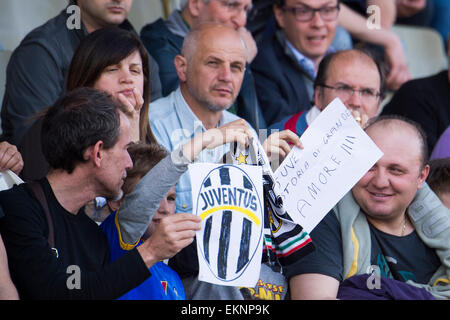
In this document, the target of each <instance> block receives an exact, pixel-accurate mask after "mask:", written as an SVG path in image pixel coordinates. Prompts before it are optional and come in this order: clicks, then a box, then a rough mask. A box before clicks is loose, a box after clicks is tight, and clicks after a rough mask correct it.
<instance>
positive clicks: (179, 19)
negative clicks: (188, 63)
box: [141, 0, 266, 130]
mask: <svg viewBox="0 0 450 320" xmlns="http://www.w3.org/2000/svg"><path fill="white" fill-rule="evenodd" d="M251 7H252V1H251V0H185V1H182V2H181V10H174V11H173V12H172V13H171V14H170V16H169V18H168V19H167V20H163V19H158V20H157V21H155V22H153V23H151V24H148V25H146V26H145V27H144V28H143V29H142V30H141V39H142V42H143V43H144V45H145V46H146V48H147V50H148V52H149V53H150V54H151V55H152V56H153V57H155V59H156V61H157V62H158V66H159V75H160V79H161V86H162V94H163V96H167V95H168V94H169V93H171V92H172V91H174V90H175V89H176V88H177V87H178V84H179V80H178V77H177V73H176V68H175V65H174V58H175V56H176V55H177V54H180V52H181V47H182V45H183V39H184V37H185V36H186V35H187V34H188V32H189V30H190V29H192V28H195V27H196V26H198V25H200V24H202V23H208V22H215V23H220V24H224V25H226V26H228V27H230V28H233V29H235V30H237V31H238V33H239V34H240V36H241V38H242V39H243V41H244V43H245V47H246V49H247V56H246V62H247V63H250V62H251V61H252V60H253V58H254V57H255V56H256V52H257V48H256V43H255V40H254V39H253V37H252V35H251V33H250V32H249V31H248V30H247V29H246V28H245V24H246V22H247V15H248V13H249V12H250V9H251ZM253 82H254V81H253V76H252V74H251V71H250V68H245V74H244V80H243V83H242V88H241V90H240V92H239V95H238V97H237V100H236V102H235V103H234V104H233V106H232V108H231V109H230V111H231V112H232V113H235V114H237V115H238V116H240V117H241V118H243V119H245V120H247V121H248V122H249V123H250V124H251V126H252V127H253V128H255V129H257V130H258V129H260V128H266V124H265V121H264V118H263V117H262V114H261V112H260V107H259V102H258V99H257V96H256V92H255V88H254V84H253Z"/></svg>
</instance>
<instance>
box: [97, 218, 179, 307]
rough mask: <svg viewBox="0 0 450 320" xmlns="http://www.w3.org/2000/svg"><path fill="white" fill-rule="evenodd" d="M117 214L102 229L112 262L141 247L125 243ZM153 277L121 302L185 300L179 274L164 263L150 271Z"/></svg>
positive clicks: (102, 225) (103, 223)
mask: <svg viewBox="0 0 450 320" xmlns="http://www.w3.org/2000/svg"><path fill="white" fill-rule="evenodd" d="M116 217H117V215H116V212H113V213H111V214H110V215H109V216H108V217H107V218H106V219H105V221H103V222H102V224H101V225H100V228H101V229H102V230H103V233H104V234H105V235H106V237H107V239H108V244H109V249H110V261H111V262H112V261H114V260H116V259H118V258H119V257H121V256H122V255H123V254H125V253H126V252H127V251H128V250H131V249H133V248H134V247H135V246H138V245H140V244H141V243H142V242H141V241H138V242H137V243H136V244H134V245H130V244H126V243H123V241H122V239H121V236H120V227H119V223H118V221H117V218H116ZM149 270H150V272H151V274H152V275H151V277H150V278H148V279H147V280H145V281H144V282H143V283H141V284H140V285H139V286H137V287H136V288H134V289H132V290H130V291H129V292H127V293H125V294H124V295H123V296H121V297H120V298H119V300H185V299H186V296H185V293H184V287H183V283H182V282H181V280H180V277H179V276H178V274H177V273H176V272H175V271H174V270H172V269H171V268H170V267H169V266H167V265H166V264H165V263H163V262H158V263H156V264H154V265H153V266H152V267H151V268H150V269H149Z"/></svg>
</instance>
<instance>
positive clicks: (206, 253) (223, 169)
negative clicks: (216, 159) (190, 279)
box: [189, 163, 264, 287]
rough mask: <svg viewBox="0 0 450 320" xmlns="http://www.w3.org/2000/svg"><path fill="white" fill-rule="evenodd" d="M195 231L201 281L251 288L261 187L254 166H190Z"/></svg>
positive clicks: (257, 256)
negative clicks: (196, 222) (197, 219)
mask: <svg viewBox="0 0 450 320" xmlns="http://www.w3.org/2000/svg"><path fill="white" fill-rule="evenodd" d="M189 173H190V175H191V185H192V195H193V197H192V201H193V211H194V212H193V213H194V214H196V215H199V216H200V217H201V218H202V229H201V230H200V231H199V232H197V237H196V240H197V252H198V256H199V280H201V281H206V282H211V283H215V284H220V285H228V286H246V287H254V286H255V285H256V283H257V281H258V279H259V273H260V268H261V257H262V252H263V228H264V207H263V203H264V202H263V199H264V195H263V186H262V171H261V167H258V166H234V165H227V164H222V165H216V164H207V163H201V164H193V165H190V167H189Z"/></svg>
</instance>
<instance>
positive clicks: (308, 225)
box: [275, 98, 382, 232]
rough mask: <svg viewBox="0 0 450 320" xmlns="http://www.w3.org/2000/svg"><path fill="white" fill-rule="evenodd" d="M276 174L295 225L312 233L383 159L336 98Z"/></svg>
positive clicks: (285, 204)
mask: <svg viewBox="0 0 450 320" xmlns="http://www.w3.org/2000/svg"><path fill="white" fill-rule="evenodd" d="M301 141H302V143H303V145H304V147H305V148H304V149H303V150H301V149H299V148H297V147H295V148H293V149H292V151H291V152H290V153H289V154H288V156H287V157H286V159H285V160H284V161H283V163H282V164H281V165H280V167H279V168H278V169H277V171H276V172H275V181H276V188H277V191H278V193H279V194H281V196H282V198H283V204H284V207H285V208H286V209H287V212H288V213H289V215H290V216H291V217H292V219H294V221H295V222H297V223H298V224H300V225H301V226H303V227H304V228H305V229H306V230H307V231H308V232H311V231H312V230H313V229H314V228H315V226H316V225H317V224H318V223H319V222H320V220H322V218H323V217H324V216H325V215H326V214H327V213H328V212H329V211H330V210H331V209H332V208H333V206H334V205H335V204H336V203H337V202H338V201H339V200H340V199H341V198H342V197H343V196H344V195H345V194H346V193H347V192H348V191H349V190H350V189H351V188H352V187H353V186H354V185H355V184H356V183H357V182H358V181H359V179H361V177H362V176H363V175H364V174H365V173H366V172H367V171H368V170H369V169H370V168H371V167H372V166H373V165H374V164H375V163H376V162H377V161H378V159H379V158H380V157H381V156H382V152H381V151H380V150H379V149H378V147H377V146H376V145H375V144H374V143H373V141H372V140H371V139H370V138H369V137H368V136H367V134H366V133H365V132H364V131H363V130H362V129H361V127H360V126H359V124H358V123H357V122H356V121H355V120H354V119H353V117H352V115H351V113H350V111H349V110H348V109H347V108H346V107H345V106H344V104H343V103H342V102H341V100H339V99H338V98H336V99H335V100H333V101H332V102H331V103H330V104H329V105H328V106H327V107H326V108H325V110H324V111H322V112H321V113H320V115H319V116H318V117H317V118H316V119H315V120H314V122H313V123H312V124H311V125H310V126H309V127H308V129H307V130H306V132H305V133H304V134H303V136H302V137H301Z"/></svg>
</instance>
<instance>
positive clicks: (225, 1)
mask: <svg viewBox="0 0 450 320" xmlns="http://www.w3.org/2000/svg"><path fill="white" fill-rule="evenodd" d="M217 1H219V2H220V3H221V4H222V6H223V7H225V8H226V10H227V11H228V12H229V13H232V14H235V15H238V14H240V13H241V12H242V11H243V12H244V14H245V15H246V16H248V15H249V13H250V11H251V10H252V5H251V4H250V5H248V6H244V5H243V4H242V3H241V2H240V1H237V0H217Z"/></svg>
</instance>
